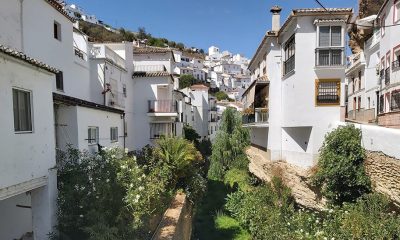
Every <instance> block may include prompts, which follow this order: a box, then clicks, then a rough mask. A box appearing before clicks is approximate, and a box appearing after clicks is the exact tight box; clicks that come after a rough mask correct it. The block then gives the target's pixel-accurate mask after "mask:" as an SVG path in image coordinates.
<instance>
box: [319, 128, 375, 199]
mask: <svg viewBox="0 0 400 240" xmlns="http://www.w3.org/2000/svg"><path fill="white" fill-rule="evenodd" d="M364 159H365V151H364V149H363V147H362V146H361V130H359V129H356V128H355V127H354V126H353V125H350V126H340V127H338V128H337V129H336V130H335V131H332V132H331V133H329V134H327V135H326V137H325V141H324V143H323V145H322V148H321V150H320V157H319V160H318V164H317V172H316V174H315V175H314V177H313V183H314V184H315V185H316V186H318V187H320V188H321V190H322V194H323V195H324V196H325V197H326V198H327V199H328V200H329V201H330V202H331V203H334V204H342V203H343V202H354V201H356V200H357V199H358V198H359V197H361V196H362V195H364V194H366V193H369V192H370V191H371V181H370V180H369V177H368V176H367V174H366V173H365V169H364Z"/></svg>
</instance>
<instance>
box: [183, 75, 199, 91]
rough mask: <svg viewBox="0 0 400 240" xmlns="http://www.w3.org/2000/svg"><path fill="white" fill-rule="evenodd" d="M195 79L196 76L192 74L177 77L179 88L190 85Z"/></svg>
mask: <svg viewBox="0 0 400 240" xmlns="http://www.w3.org/2000/svg"><path fill="white" fill-rule="evenodd" d="M196 81H197V80H196V78H194V77H193V76H192V75H181V76H180V78H179V89H183V88H187V87H190V86H192V85H193V84H194V83H195V82H196Z"/></svg>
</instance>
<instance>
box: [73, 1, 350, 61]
mask: <svg viewBox="0 0 400 240" xmlns="http://www.w3.org/2000/svg"><path fill="white" fill-rule="evenodd" d="M67 2H68V3H71V4H72V3H74V4H76V5H78V6H80V7H82V8H83V9H84V10H85V11H86V13H88V14H94V15H96V17H97V18H98V19H100V20H102V21H104V22H105V23H107V24H109V25H111V26H113V27H116V28H120V27H123V28H126V29H129V30H132V31H137V29H138V28H139V27H145V29H146V31H147V32H148V33H151V34H152V35H153V36H155V37H164V38H167V39H168V40H171V41H175V42H182V43H184V44H185V45H186V46H187V47H197V48H202V49H204V50H205V51H206V52H207V51H208V48H209V47H210V46H217V47H219V48H220V49H221V50H228V51H230V52H232V53H240V54H243V55H245V56H246V57H249V58H251V57H252V56H253V54H254V52H255V51H256V49H257V47H258V45H259V43H260V41H261V40H262V37H263V36H264V34H265V33H266V32H267V31H269V30H270V29H271V13H270V12H269V10H270V9H271V7H272V6H274V5H279V6H281V7H282V8H283V10H282V13H281V24H283V22H284V21H285V20H286V18H287V16H288V15H289V13H290V10H291V9H295V8H312V7H319V5H318V4H317V3H316V2H315V1H314V0H67ZM320 2H322V4H324V6H325V7H351V8H354V9H356V7H357V2H358V0H320Z"/></svg>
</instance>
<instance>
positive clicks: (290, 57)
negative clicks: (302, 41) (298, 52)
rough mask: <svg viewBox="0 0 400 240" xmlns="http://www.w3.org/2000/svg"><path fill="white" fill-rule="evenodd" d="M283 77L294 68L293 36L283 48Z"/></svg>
mask: <svg viewBox="0 0 400 240" xmlns="http://www.w3.org/2000/svg"><path fill="white" fill-rule="evenodd" d="M284 50H285V62H284V70H283V71H284V75H286V74H288V73H290V72H291V71H293V70H294V68H295V36H294V35H293V36H292V37H291V38H289V40H288V41H287V42H286V44H285V47H284Z"/></svg>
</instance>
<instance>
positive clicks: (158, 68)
mask: <svg viewBox="0 0 400 240" xmlns="http://www.w3.org/2000/svg"><path fill="white" fill-rule="evenodd" d="M133 71H135V72H166V71H167V68H166V67H165V66H164V65H134V66H133Z"/></svg>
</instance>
